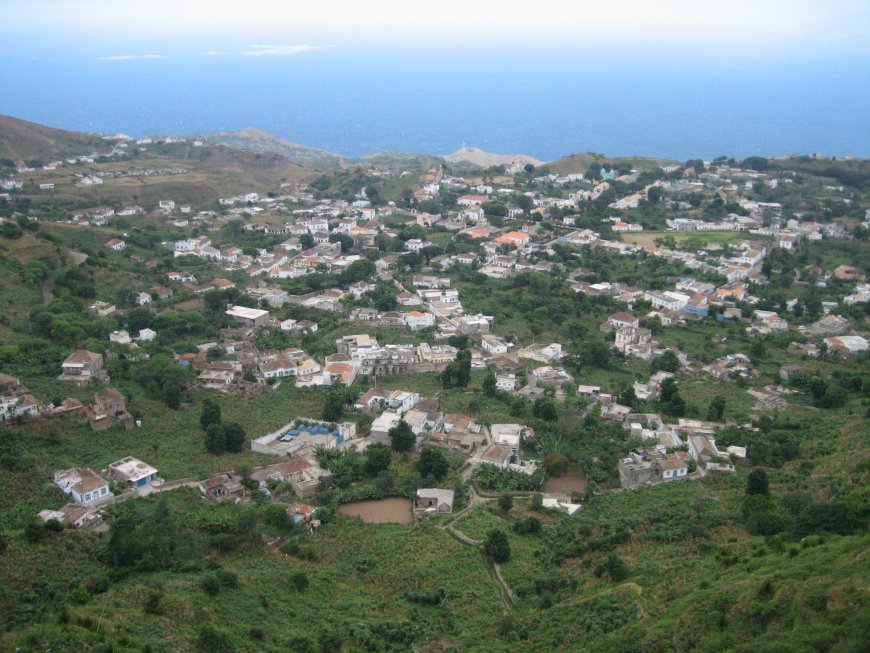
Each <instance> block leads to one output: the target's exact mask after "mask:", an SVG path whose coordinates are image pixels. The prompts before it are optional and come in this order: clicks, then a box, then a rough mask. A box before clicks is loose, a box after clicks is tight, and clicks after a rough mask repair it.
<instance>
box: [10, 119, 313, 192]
mask: <svg viewBox="0 0 870 653" xmlns="http://www.w3.org/2000/svg"><path fill="white" fill-rule="evenodd" d="M0 151H2V152H3V153H4V154H2V155H0V159H6V161H5V164H6V166H7V167H11V166H12V162H13V161H15V160H19V159H24V160H26V161H29V162H34V163H39V162H40V161H48V160H51V159H55V158H64V157H68V156H81V155H85V154H93V153H97V154H99V155H100V156H98V157H97V158H96V159H95V161H94V162H93V163H85V162H80V163H78V164H76V166H75V167H74V168H73V167H71V166H63V167H61V168H58V170H57V171H50V172H46V171H43V170H41V169H40V168H39V167H37V169H36V170H33V171H31V172H27V173H25V176H24V177H23V178H22V179H23V181H24V182H25V183H28V184H30V186H29V188H30V189H32V188H33V185H35V184H37V183H40V182H45V181H49V182H51V183H54V184H56V189H55V191H54V193H53V195H52V197H51V202H50V203H49V205H50V207H51V209H54V208H57V207H60V206H61V204H63V203H65V204H66V206H68V207H73V206H82V207H84V206H88V205H93V204H95V203H98V201H99V202H108V203H111V204H118V205H123V204H141V205H146V206H152V205H155V204H156V203H157V202H158V201H159V200H160V199H166V198H168V197H171V198H173V199H174V200H175V201H177V202H180V203H192V202H197V203H202V202H214V201H216V200H217V198H218V197H221V196H223V195H227V194H232V193H242V192H252V191H254V192H266V191H272V190H274V189H276V188H277V187H279V186H280V185H281V184H283V183H287V184H296V183H298V182H300V181H303V180H306V179H309V178H310V177H312V176H313V175H314V174H316V171H315V170H314V169H313V168H308V167H305V166H303V165H300V164H298V163H295V162H293V161H291V160H289V159H288V158H287V157H285V156H283V155H282V154H279V153H276V152H269V151H262V152H256V151H248V150H244V149H237V148H234V147H228V146H225V145H218V144H210V143H207V144H206V145H205V146H203V147H195V146H194V145H193V143H192V142H191V141H190V140H184V141H182V142H173V143H168V144H167V143H162V142H156V143H151V144H148V145H147V146H144V145H137V144H136V143H134V142H130V143H129V145H128V148H127V150H126V151H125V153H123V154H121V155H112V156H107V155H108V154H109V147H108V145H107V141H104V140H103V139H102V138H100V137H99V136H95V135H92V134H85V133H80V132H71V131H64V130H58V129H53V128H50V127H45V126H43V125H37V124H34V123H30V122H26V121H23V120H18V119H16V118H10V117H0ZM34 167H36V166H34ZM143 170H151V171H164V172H161V173H160V174H156V173H155V174H151V173H149V174H147V175H143V174H141V172H142V171H143ZM167 170H171V171H172V172H171V173H166V172H165V171H167ZM75 175H79V176H81V175H98V176H102V178H103V180H104V183H103V184H102V185H101V186H100V187H99V191H97V190H95V189H94V188H93V187H90V188H82V187H79V186H76V185H75V183H76V182H77V181H78V178H77V177H76V176H75ZM31 192H32V191H31ZM23 197H24V198H25V199H32V200H37V201H41V199H43V196H39V195H38V194H36V195H30V194H29V193H28V192H27V191H25V194H24V196H23Z"/></svg>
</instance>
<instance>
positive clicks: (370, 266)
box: [338, 258, 377, 284]
mask: <svg viewBox="0 0 870 653" xmlns="http://www.w3.org/2000/svg"><path fill="white" fill-rule="evenodd" d="M376 272H377V269H376V268H375V264H374V263H372V262H371V261H369V260H368V259H365V258H362V259H360V260H358V261H354V262H353V263H351V264H350V265H348V266H347V269H346V270H344V271H343V272H342V273H341V274H339V275H338V279H339V282H340V283H342V284H348V283H356V282H357V281H365V280H366V279H371V278H373V277H374V276H375V273H376Z"/></svg>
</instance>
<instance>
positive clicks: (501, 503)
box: [498, 494, 514, 512]
mask: <svg viewBox="0 0 870 653" xmlns="http://www.w3.org/2000/svg"><path fill="white" fill-rule="evenodd" d="M498 507H499V508H500V509H501V510H502V512H510V509H511V508H513V507H514V500H513V499H512V498H511V495H509V494H502V495H501V496H500V497H499V498H498Z"/></svg>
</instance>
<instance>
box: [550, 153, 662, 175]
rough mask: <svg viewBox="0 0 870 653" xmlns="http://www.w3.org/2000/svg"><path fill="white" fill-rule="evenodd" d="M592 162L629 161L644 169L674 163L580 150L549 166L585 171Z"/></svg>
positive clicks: (563, 171)
mask: <svg viewBox="0 0 870 653" xmlns="http://www.w3.org/2000/svg"><path fill="white" fill-rule="evenodd" d="M592 163H600V164H601V165H602V166H605V167H608V166H610V167H616V166H618V165H619V164H621V163H627V164H629V165H631V166H632V167H633V168H635V169H637V170H640V171H644V170H654V169H656V168H660V167H662V166H665V165H668V164H669V163H674V161H668V160H667V159H652V158H648V157H608V156H606V155H604V154H597V153H595V152H580V153H577V154H569V155H568V156H563V157H562V158H561V159H556V160H555V161H550V162H549V163H548V164H547V167H548V168H550V169H551V170H552V171H553V172H558V173H562V174H564V173H569V172H585V171H586V169H587V168H588V167H589V165H590V164H592Z"/></svg>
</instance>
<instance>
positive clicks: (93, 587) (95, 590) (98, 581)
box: [82, 576, 112, 594]
mask: <svg viewBox="0 0 870 653" xmlns="http://www.w3.org/2000/svg"><path fill="white" fill-rule="evenodd" d="M82 584H83V585H84V587H85V589H86V590H87V591H88V594H103V593H105V592H108V591H109V586H110V585H111V584H112V583H111V581H110V580H109V579H108V578H107V577H106V576H88V577H87V578H85V580H84V581H83V582H82Z"/></svg>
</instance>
